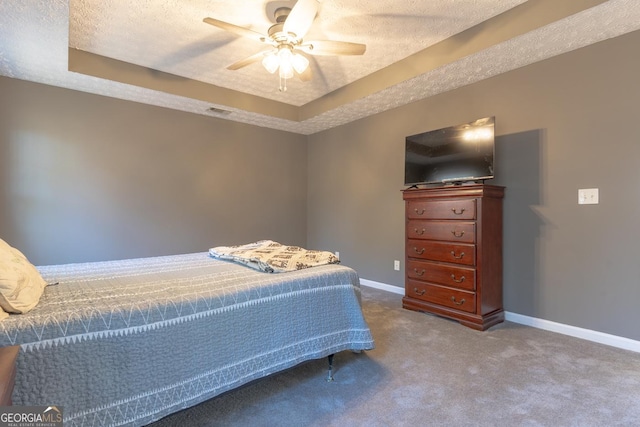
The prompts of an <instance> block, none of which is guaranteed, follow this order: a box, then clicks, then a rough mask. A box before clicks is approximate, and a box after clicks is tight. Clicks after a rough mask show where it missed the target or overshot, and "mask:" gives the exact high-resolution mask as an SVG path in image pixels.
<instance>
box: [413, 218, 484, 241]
mask: <svg viewBox="0 0 640 427" xmlns="http://www.w3.org/2000/svg"><path fill="white" fill-rule="evenodd" d="M407 238H409V239H427V240H447V241H451V242H461V243H475V242H476V224H475V223H474V222H462V221H423V220H417V219H410V220H409V221H407Z"/></svg>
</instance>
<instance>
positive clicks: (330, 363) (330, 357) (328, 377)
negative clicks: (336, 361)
mask: <svg viewBox="0 0 640 427" xmlns="http://www.w3.org/2000/svg"><path fill="white" fill-rule="evenodd" d="M333 356H334V355H333V354H330V355H329V357H328V358H327V359H328V360H329V375H328V376H327V382H328V383H330V382H331V381H333Z"/></svg>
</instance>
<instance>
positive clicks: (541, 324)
mask: <svg viewBox="0 0 640 427" xmlns="http://www.w3.org/2000/svg"><path fill="white" fill-rule="evenodd" d="M360 284H361V285H362V286H367V287H369V288H375V289H380V290H382V291H386V292H391V293H394V294H398V295H404V287H400V286H394V285H389V284H387V283H381V282H376V281H374V280H369V279H363V278H360ZM505 320H507V321H509V322H513V323H518V324H521V325H525V326H531V327H533V328H537V329H542V330H545V331H550V332H556V333H559V334H562V335H568V336H571V337H575V338H580V339H583V340H587V341H591V342H596V343H599V344H605V345H609V346H611V347H616V348H621V349H623V350H629V351H633V352H636V353H640V341H636V340H632V339H630V338H625V337H621V336H618V335H612V334H607V333H604V332H599V331H594V330H591V329H585V328H579V327H577V326H571V325H566V324H563V323H558V322H553V321H551V320H546V319H540V318H536V317H531V316H525V315H523V314H518V313H512V312H510V311H505Z"/></svg>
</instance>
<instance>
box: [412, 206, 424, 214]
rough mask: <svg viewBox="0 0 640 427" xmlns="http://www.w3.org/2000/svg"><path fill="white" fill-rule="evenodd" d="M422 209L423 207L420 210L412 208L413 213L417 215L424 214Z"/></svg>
mask: <svg viewBox="0 0 640 427" xmlns="http://www.w3.org/2000/svg"><path fill="white" fill-rule="evenodd" d="M424 210H425V209H424V208H422V210H421V211H418V208H414V209H413V211H414V212H415V213H417V214H418V215H424Z"/></svg>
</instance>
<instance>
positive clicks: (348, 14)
mask: <svg viewBox="0 0 640 427" xmlns="http://www.w3.org/2000/svg"><path fill="white" fill-rule="evenodd" d="M294 3H295V1H264V0H244V1H228V0H225V1H223V0H188V1H186V0H140V1H136V2H131V1H125V0H19V1H18V0H2V2H0V23H1V25H0V75H4V76H8V77H14V78H18V79H24V80H29V81H35V82H39V83H45V84H50V85H54V86H60V87H66V88H71V89H76V90H81V91H85V92H90V93H96V94H100V95H105V96H111V97H115V98H121V99H127V100H132V101H137V102H142V103H146V104H151V105H157V106H162V107H167V108H172V109H177V110H182V111H188V112H193V113H197V114H210V113H208V112H207V110H208V108H209V107H212V106H213V107H217V108H221V109H224V110H228V111H231V113H230V114H228V115H224V116H221V117H223V118H225V119H228V120H234V121H239V122H245V123H252V124H256V125H258V126H264V127H270V128H275V129H282V130H286V131H291V132H297V133H301V134H312V133H315V132H318V131H321V130H324V129H328V128H331V127H335V126H338V125H341V124H344V123H348V122H350V121H353V120H357V119H359V118H361V117H366V116H369V115H372V114H375V113H378V112H381V111H384V110H387V109H390V108H393V107H396V106H400V105H403V104H406V103H409V102H412V101H416V100H418V99H422V98H425V97H428V96H432V95H435V94H437V93H441V92H444V91H447V90H451V89H454V88H457V87H460V86H464V85H467V84H470V83H473V82H475V81H479V80H482V79H485V78H488V77H491V76H494V75H496V74H500V73H503V72H506V71H509V70H512V69H515V68H518V67H521V66H524V65H527V64H530V63H533V62H536V61H540V60H543V59H546V58H549V57H552V56H555V55H558V54H561V53H564V52H567V51H570V50H573V49H577V48H580V47H583V46H586V45H589V44H592V43H595V42H598V41H601V40H605V39H608V38H612V37H616V36H618V35H621V34H625V33H627V32H630V31H634V30H637V29H640V7H638V0H609V1H597V0H571V2H568V3H572V4H573V5H574V6H575V5H576V4H582V6H581V7H578V8H577V9H576V10H575V11H573V10H572V11H570V12H568V13H566V16H560V17H559V18H558V19H557V20H553V19H552V20H550V21H549V22H544V21H540V22H542V24H541V25H539V26H535V25H534V26H532V28H525V27H526V26H522V25H521V27H522V29H521V30H519V32H517V31H516V32H513V34H515V35H514V36H513V37H511V36H509V37H507V38H505V39H500V38H499V37H497V36H496V37H495V40H494V41H492V42H487V43H486V44H484V45H483V44H482V43H479V42H478V40H481V37H483V38H484V39H486V40H492V37H494V34H500V33H501V32H503V28H506V27H507V25H506V24H505V22H506V21H505V20H503V21H505V22H502V21H499V18H500V16H497V15H500V14H501V13H503V12H507V11H510V10H511V9H513V8H516V9H513V10H511V11H510V12H507V13H514V11H521V12H520V14H519V15H518V14H515V13H514V14H513V15H509V16H513V17H514V19H515V18H516V17H517V18H518V19H525V18H527V17H526V13H531V14H532V19H533V18H535V17H533V14H534V13H535V12H536V10H542V9H543V8H544V7H548V8H552V7H555V6H556V5H559V4H562V3H564V2H561V3H557V2H554V1H547V0H530V1H529V2H525V1H524V0H456V1H451V0H429V1H427V0H423V1H402V2H399V1H397V0H379V1H375V2H371V1H363V0H324V1H322V2H321V3H320V8H319V12H318V15H317V17H316V19H315V21H314V23H313V25H312V27H311V29H310V31H309V32H308V34H307V35H306V36H305V40H316V39H320V40H341V41H350V42H357V43H364V44H366V45H367V51H366V53H365V54H364V55H362V56H352V57H347V56H341V57H333V56H314V57H313V58H312V62H311V64H312V71H313V78H312V80H311V81H309V82H301V81H299V80H298V79H295V78H294V79H291V80H289V81H288V83H287V86H288V90H287V91H286V92H280V91H279V90H278V78H277V76H275V75H272V74H269V73H267V72H266V71H265V70H264V69H263V68H262V66H261V64H260V63H259V62H258V63H255V64H252V65H250V66H247V67H245V68H243V69H241V70H238V71H229V70H227V69H226V67H227V66H228V65H230V64H231V63H233V62H236V61H238V60H240V59H243V58H245V57H248V56H250V55H252V54H254V53H256V52H258V51H260V50H263V49H264V45H263V44H261V43H259V42H257V41H254V40H251V39H248V38H242V37H239V36H236V35H234V34H231V33H229V32H226V31H223V30H221V29H219V28H217V27H213V26H211V25H208V24H205V23H203V22H202V19H203V18H204V17H207V16H209V17H213V18H216V19H219V20H223V21H226V22H230V23H233V24H236V25H240V26H244V27H247V28H250V29H252V30H253V31H257V32H259V33H266V31H267V29H268V28H269V26H270V25H272V24H273V16H272V11H273V10H274V9H275V7H276V6H279V5H288V6H292V5H293V4H294ZM523 3H526V4H523ZM534 6H537V7H538V8H539V9H535V7H534ZM538 14H539V13H538ZM494 17H495V18H494ZM523 17H524V18H523ZM522 22H527V21H526V20H523V21H522ZM490 24H491V25H490ZM474 26H476V27H475V32H469V30H467V29H469V28H471V27H474ZM465 30H467V33H463V34H469V36H468V37H467V38H465V37H461V34H460V33H462V32H463V31H465ZM505 31H506V29H505ZM447 41H449V42H450V44H449V45H446V44H445V45H443V43H447ZM453 41H455V43H453ZM439 42H442V43H441V45H443V46H453V48H449V49H450V50H451V51H454V50H460V54H459V55H458V56H455V55H454V56H452V59H451V58H449V59H447V61H444V60H443V61H442V62H437V61H436V59H437V58H440V56H437V55H436V54H437V53H438V51H437V50H435V47H434V46H436V47H437V44H438V43H439ZM473 43H476V44H478V43H479V44H478V46H479V47H477V48H475V49H471V50H469V51H465V50H464V49H465V48H467V45H469V46H470V45H471V44H473ZM69 47H71V48H72V49H79V50H81V51H84V52H89V53H91V54H95V55H100V56H101V57H106V58H111V59H115V60H118V61H123V62H125V63H129V64H134V65H136V66H140V67H144V69H151V70H157V71H160V72H163V73H168V74H171V75H175V76H180V77H183V78H186V79H189V80H195V81H198V82H203V83H206V84H208V85H213V86H215V87H216V88H223V89H225V90H227V92H224V93H225V96H218V97H217V98H216V97H215V96H214V98H212V99H202V98H201V99H194V98H195V97H193V96H183V95H180V94H176V92H174V93H167V92H164V91H160V90H153V89H150V88H149V87H148V86H147V87H141V86H140V85H136V84H127V83H123V82H122V81H121V82H117V81H112V80H109V79H104V78H98V77H92V76H91V75H86V74H82V73H80V72H71V71H69V69H70V68H69V67H70V65H69V62H68V58H69ZM430 49H432V50H430ZM430 52H433V55H432V56H433V58H434V59H433V60H434V61H436V62H435V65H434V64H431V63H429V62H430V61H431V59H430V56H429V53H430ZM425 53H426V55H425ZM455 53H456V52H448V54H455ZM421 54H422V55H423V57H426V58H428V59H427V60H424V59H421V60H419V61H416V60H414V61H413V62H410V61H411V57H412V55H413V56H414V57H415V56H417V55H421ZM441 56H443V57H444V55H441ZM394 64H395V65H394ZM403 64H407V67H406V68H407V69H411V70H412V72H411V73H406V75H405V72H404V68H402V65H403ZM394 66H395V67H396V68H393V67H394ZM384 70H387V73H386V74H384ZM397 70H401V72H398V71H397ZM374 79H375V80H374ZM362 88H365V89H362ZM242 93H245V94H249V95H250V96H252V97H253V98H251V99H255V100H260V99H267V100H272V101H277V103H282V104H285V105H288V106H293V107H295V109H300V111H301V112H302V113H301V114H300V117H299V118H298V117H296V118H294V119H292V118H288V117H285V116H283V115H279V114H274V111H273V110H274V109H275V108H277V107H269V109H266V110H265V109H262V110H261V109H258V108H254V109H250V108H247V109H245V108H243V107H238V106H236V105H234V103H233V102H230V98H233V97H234V94H236V95H238V96H241V94H242ZM258 97H259V98H258ZM327 99H328V100H330V102H326V101H325V100H327ZM336 99H337V101H336ZM296 111H297V110H296Z"/></svg>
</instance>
